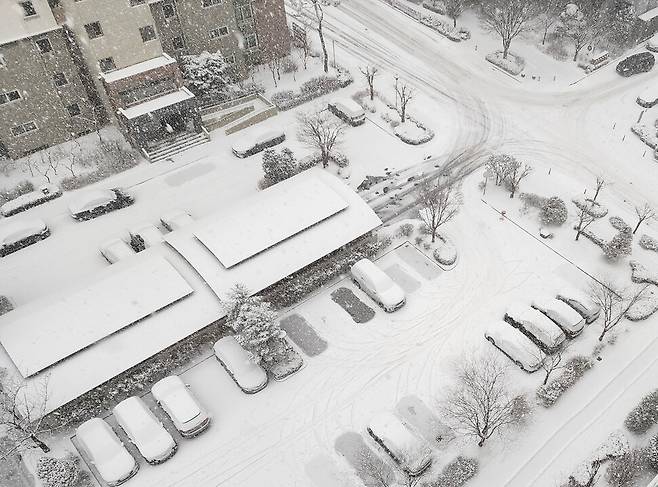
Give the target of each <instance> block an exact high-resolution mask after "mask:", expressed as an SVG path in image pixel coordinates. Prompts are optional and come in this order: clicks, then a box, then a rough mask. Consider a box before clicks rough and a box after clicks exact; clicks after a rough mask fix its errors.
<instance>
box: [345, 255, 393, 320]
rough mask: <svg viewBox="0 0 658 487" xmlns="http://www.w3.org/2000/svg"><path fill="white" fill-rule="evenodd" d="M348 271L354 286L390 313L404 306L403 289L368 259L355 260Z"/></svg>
mask: <svg viewBox="0 0 658 487" xmlns="http://www.w3.org/2000/svg"><path fill="white" fill-rule="evenodd" d="M350 273H351V275H352V280H353V281H354V284H356V287H358V288H359V289H361V290H362V291H363V292H365V293H366V294H367V295H368V296H370V297H371V298H372V299H373V300H374V301H375V302H376V303H377V304H379V305H380V306H381V307H382V308H384V311H386V312H388V313H392V312H393V311H395V310H396V309H399V308H401V307H402V306H404V304H405V302H406V297H405V294H404V291H403V290H402V288H401V287H400V286H398V285H397V284H396V283H395V282H393V279H391V278H390V277H389V276H388V274H386V273H385V272H384V271H383V270H381V269H380V268H379V267H377V265H376V264H375V263H374V262H373V261H371V260H370V259H361V260H360V261H358V262H356V263H355V264H354V265H353V266H352V268H351V270H350Z"/></svg>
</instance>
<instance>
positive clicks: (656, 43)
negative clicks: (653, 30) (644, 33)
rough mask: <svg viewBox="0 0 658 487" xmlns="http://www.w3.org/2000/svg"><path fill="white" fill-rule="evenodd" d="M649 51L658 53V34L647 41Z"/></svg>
mask: <svg viewBox="0 0 658 487" xmlns="http://www.w3.org/2000/svg"><path fill="white" fill-rule="evenodd" d="M646 47H647V50H649V51H651V52H658V34H656V35H654V36H653V37H652V38H651V39H649V40H648V41H647V46H646Z"/></svg>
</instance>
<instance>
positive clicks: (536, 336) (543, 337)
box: [505, 304, 566, 353]
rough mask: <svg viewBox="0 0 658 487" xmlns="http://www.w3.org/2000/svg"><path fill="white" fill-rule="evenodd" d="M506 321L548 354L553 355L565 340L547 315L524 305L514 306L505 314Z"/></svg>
mask: <svg viewBox="0 0 658 487" xmlns="http://www.w3.org/2000/svg"><path fill="white" fill-rule="evenodd" d="M505 321H507V322H508V323H509V324H511V325H512V326H514V327H515V328H518V329H519V330H521V331H522V332H523V333H525V334H526V336H527V337H528V338H530V340H532V341H533V342H534V343H535V345H537V346H538V347H539V348H541V349H542V350H543V351H544V352H546V353H553V352H555V351H557V349H558V348H560V345H562V342H564V340H565V338H566V337H565V336H564V333H562V330H560V328H559V327H558V326H557V325H556V324H555V323H553V322H552V321H551V320H549V319H548V318H547V317H546V316H545V315H543V314H542V313H540V312H539V311H537V310H536V309H533V308H531V307H530V306H526V305H523V304H517V305H512V306H510V307H509V308H508V309H507V313H505Z"/></svg>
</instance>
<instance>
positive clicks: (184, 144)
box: [142, 130, 210, 162]
mask: <svg viewBox="0 0 658 487" xmlns="http://www.w3.org/2000/svg"><path fill="white" fill-rule="evenodd" d="M208 141H210V136H209V135H208V132H207V131H206V130H204V131H203V132H201V133H198V134H197V133H190V132H184V133H182V134H178V135H176V136H174V137H170V138H168V139H166V140H163V141H162V142H160V143H158V144H156V145H154V146H153V147H151V148H149V149H146V148H142V152H143V154H144V156H145V157H146V159H148V161H149V162H158V161H162V160H163V159H167V158H168V157H171V156H173V155H175V154H179V153H181V152H183V151H186V150H187V149H191V148H192V147H196V146H197V145H201V144H205V143H206V142H208Z"/></svg>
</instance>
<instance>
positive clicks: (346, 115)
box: [327, 98, 366, 127]
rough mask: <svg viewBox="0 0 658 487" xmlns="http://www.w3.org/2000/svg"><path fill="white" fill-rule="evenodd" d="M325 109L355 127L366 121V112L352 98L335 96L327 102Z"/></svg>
mask: <svg viewBox="0 0 658 487" xmlns="http://www.w3.org/2000/svg"><path fill="white" fill-rule="evenodd" d="M327 109H328V110H329V111H330V112H331V113H333V114H334V115H336V116H337V117H338V118H340V119H341V120H343V121H345V122H347V123H349V124H350V125H352V126H354V127H356V126H357V125H362V124H364V123H365V122H366V112H365V111H364V110H363V108H362V107H361V105H359V104H358V103H357V102H355V101H354V100H351V99H349V98H337V99H335V100H332V101H330V102H329V103H328V104H327Z"/></svg>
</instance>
